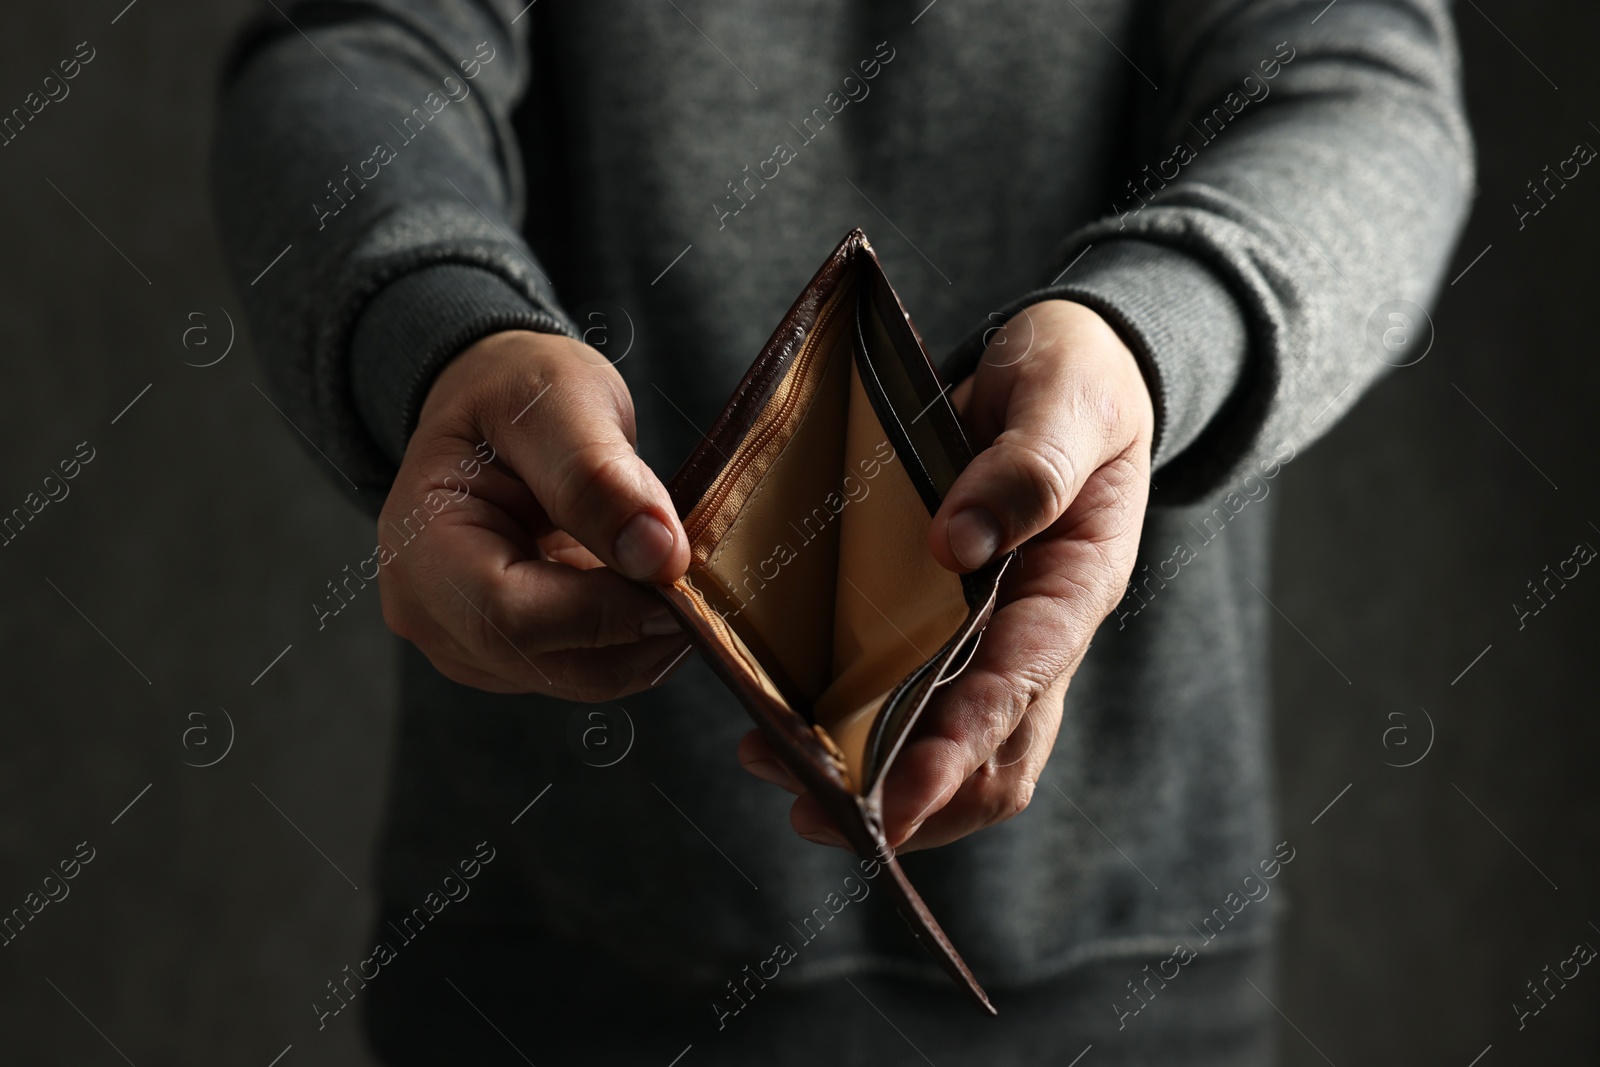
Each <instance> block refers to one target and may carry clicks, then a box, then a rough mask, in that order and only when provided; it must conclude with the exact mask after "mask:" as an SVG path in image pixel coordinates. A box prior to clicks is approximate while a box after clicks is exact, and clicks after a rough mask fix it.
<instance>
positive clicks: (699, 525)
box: [684, 302, 839, 545]
mask: <svg viewBox="0 0 1600 1067" xmlns="http://www.w3.org/2000/svg"><path fill="white" fill-rule="evenodd" d="M838 309H839V305H838V303H837V302H835V303H832V304H829V305H828V306H827V307H825V308H824V309H823V310H822V314H821V315H819V316H818V317H817V322H816V325H815V327H814V328H813V329H812V331H811V336H810V337H809V338H807V339H806V343H805V345H804V346H803V347H802V348H801V349H800V354H799V355H798V356H796V357H795V361H794V367H793V368H792V369H791V370H790V371H789V373H788V374H787V375H786V376H785V377H787V378H789V379H790V380H792V381H794V382H797V383H798V382H799V381H800V380H801V379H802V378H803V377H804V376H805V373H806V371H807V370H809V369H810V366H811V361H812V360H813V359H814V358H816V352H817V346H818V345H819V344H821V338H822V337H824V336H825V335H826V334H827V328H828V324H829V323H830V322H832V321H833V316H834V314H835V312H837V311H838ZM799 403H800V389H799V388H798V386H796V387H794V388H791V389H790V390H789V395H788V396H786V397H784V400H783V404H782V406H781V407H779V409H778V414H777V415H776V416H775V417H774V418H773V419H772V421H771V422H770V423H768V424H767V427H766V428H765V429H764V430H763V431H762V432H761V436H760V437H759V438H758V439H757V440H756V441H755V442H754V443H753V444H752V445H751V446H750V447H749V448H747V449H741V450H740V455H739V456H738V457H737V459H736V461H735V462H731V463H729V464H728V466H727V467H726V468H724V470H723V472H722V473H721V474H720V475H719V476H718V477H717V480H716V482H715V483H714V484H713V485H712V487H711V489H710V491H709V493H708V494H707V495H708V498H709V500H702V502H701V504H700V505H699V506H697V507H696V508H695V511H697V512H699V513H700V517H699V518H698V519H696V520H695V523H694V526H693V527H692V528H690V529H687V530H685V531H684V532H685V533H686V534H687V535H688V538H689V543H690V545H693V544H694V543H695V542H696V541H698V540H699V539H700V535H701V534H702V533H704V532H705V529H706V527H707V526H709V525H710V524H711V519H712V516H714V515H716V514H717V513H718V512H719V511H721V510H722V505H723V504H724V503H726V502H727V499H728V495H729V494H730V493H732V492H733V487H734V486H735V485H737V484H738V482H739V478H740V477H741V476H742V475H743V474H744V472H745V470H746V469H748V468H749V466H750V464H751V463H752V462H753V461H754V459H755V457H756V456H758V455H760V454H761V451H762V449H764V448H765V447H766V445H767V442H769V441H771V440H772V438H773V436H774V435H775V434H776V433H777V432H778V431H779V429H780V428H781V427H782V426H783V425H784V424H785V423H786V422H787V421H788V419H789V416H790V414H791V413H792V412H793V411H794V408H795V406H796V405H797V404H799Z"/></svg>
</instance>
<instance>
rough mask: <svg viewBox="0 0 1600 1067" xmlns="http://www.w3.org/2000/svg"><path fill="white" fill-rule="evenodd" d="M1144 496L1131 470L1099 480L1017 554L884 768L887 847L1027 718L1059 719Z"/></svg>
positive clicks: (1133, 540)
mask: <svg viewBox="0 0 1600 1067" xmlns="http://www.w3.org/2000/svg"><path fill="white" fill-rule="evenodd" d="M1147 489H1148V483H1146V482H1144V481H1143V479H1142V478H1141V477H1140V476H1139V474H1138V468H1137V466H1136V465H1134V464H1131V463H1119V464H1113V465H1109V466H1107V467H1105V468H1102V469H1101V471H1100V472H1099V473H1097V475H1096V476H1095V478H1093V479H1091V481H1090V483H1089V485H1088V486H1087V487H1086V488H1085V490H1084V491H1083V493H1081V494H1080V495H1079V497H1078V499H1077V501H1076V502H1075V503H1074V505H1073V507H1072V508H1071V509H1070V510H1069V511H1068V513H1067V515H1065V516H1064V517H1063V518H1062V520H1061V522H1060V523H1059V524H1058V526H1057V528H1056V529H1054V530H1052V531H1051V533H1050V534H1049V535H1048V536H1046V537H1042V538H1039V539H1036V540H1034V541H1031V542H1029V543H1028V544H1027V545H1025V546H1023V549H1022V556H1021V558H1020V559H1019V560H1018V561H1017V563H1016V565H1014V567H1013V568H1012V570H1011V571H1010V572H1008V574H1007V576H1006V579H1005V581H1004V582H1003V584H1002V587H1001V591H1000V597H1001V603H1000V606H999V607H997V608H996V610H995V613H994V615H993V617H991V619H990V620H989V624H988V626H987V628H986V630H985V632H984V636H983V639H982V640H981V641H980V642H979V644H978V649H977V652H976V653H975V654H974V655H973V658H972V662H971V663H970V664H969V665H968V666H967V668H966V670H964V671H963V672H962V673H961V674H960V675H959V676H957V677H956V679H955V680H954V681H952V682H951V683H949V684H948V685H947V686H944V687H941V689H940V690H938V691H937V693H936V695H935V697H934V702H933V704H932V705H931V706H930V707H929V709H928V711H927V712H926V713H924V715H923V716H922V720H921V722H919V723H918V727H917V731H916V733H915V734H914V735H913V736H912V737H911V738H910V739H909V740H908V741H907V743H906V745H905V747H904V749H902V750H901V752H900V754H899V756H898V757H897V758H896V760H895V763H894V765H893V767H891V768H890V771H889V776H888V780H887V782H886V783H885V797H884V821H885V827H886V830H887V832H888V833H889V836H890V841H891V842H897V841H903V840H905V839H906V838H908V837H910V836H911V835H912V834H913V833H915V832H916V830H917V828H918V827H919V826H920V825H921V824H922V823H923V822H924V821H925V820H927V819H929V818H930V817H931V816H932V815H933V814H934V813H935V812H937V811H940V810H941V809H942V808H944V807H945V806H946V805H948V804H949V803H950V802H951V800H952V798H953V797H954V796H955V795H956V793H957V791H958V790H959V789H961V787H962V785H963V784H964V783H965V782H966V780H967V779H968V778H969V777H970V776H972V775H973V774H975V773H978V772H979V770H980V768H982V767H983V766H984V765H985V764H986V763H988V762H989V761H990V760H991V758H992V757H993V754H994V753H995V751H996V749H999V748H1000V747H1001V745H1002V743H1004V742H1006V741H1007V739H1009V738H1011V737H1012V736H1013V734H1014V732H1015V731H1016V730H1017V729H1018V726H1019V724H1020V723H1021V722H1022V720H1023V716H1024V715H1026V714H1027V713H1028V712H1029V711H1030V709H1033V708H1035V707H1036V706H1043V707H1045V708H1046V709H1049V708H1051V707H1052V706H1053V707H1054V709H1055V710H1054V712H1053V714H1054V715H1056V716H1059V713H1060V712H1059V707H1060V699H1061V694H1062V693H1064V692H1065V688H1066V685H1067V683H1068V682H1069V680H1070V679H1071V676H1072V673H1073V672H1074V671H1075V670H1076V669H1077V666H1078V664H1079V663H1080V662H1081V661H1082V659H1083V656H1084V655H1085V653H1087V651H1088V648H1089V643H1090V641H1091V640H1092V639H1093V637H1094V633H1095V630H1096V629H1097V628H1098V627H1099V625H1100V623H1101V621H1102V620H1103V619H1104V618H1105V617H1106V615H1107V614H1108V613H1109V612H1110V611H1111V609H1112V608H1113V607H1115V606H1116V603H1117V601H1118V600H1119V599H1120V597H1121V595H1122V593H1123V591H1124V589H1125V587H1126V582H1127V577H1128V574H1129V573H1130V571H1131V569H1132V566H1133V558H1134V556H1135V554H1136V553H1137V551H1138V543H1139V525H1138V518H1139V516H1140V515H1142V514H1143V511H1144V499H1145V491H1146V490H1147ZM1035 725H1037V726H1045V725H1048V723H1047V722H1044V721H1041V722H1039V723H1036V724H1035ZM1052 731H1053V727H1052ZM1049 736H1050V738H1051V739H1052V740H1053V736H1054V735H1053V732H1049ZM1035 743H1037V742H1035ZM1046 751H1047V750H1046Z"/></svg>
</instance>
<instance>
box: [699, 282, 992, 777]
mask: <svg viewBox="0 0 1600 1067" xmlns="http://www.w3.org/2000/svg"><path fill="white" fill-rule="evenodd" d="M857 289H858V282H857V272H856V271H855V270H854V269H851V270H850V271H848V272H847V273H846V274H845V275H844V276H843V277H841V279H840V281H839V284H838V285H837V286H836V287H835V289H834V291H833V293H832V294H831V295H830V296H829V298H828V299H827V300H826V301H825V302H824V304H823V306H822V307H821V308H820V309H819V311H818V314H817V318H816V320H815V324H814V326H813V329H812V330H811V331H810V334H809V335H808V336H807V338H806V340H805V342H804V344H803V346H802V348H801V350H800V351H799V352H798V353H797V354H796V356H795V358H794V360H793V362H792V363H791V365H790V368H789V370H788V371H787V372H786V373H785V375H784V378H783V380H781V381H780V382H779V383H778V385H777V387H776V388H775V389H774V392H773V395H772V397H771V398H770V399H769V401H768V403H767V404H766V406H765V408H764V409H763V411H762V414H761V416H760V417H758V418H757V420H756V422H755V424H754V425H753V426H752V427H751V429H750V430H749V431H747V432H746V433H745V435H744V437H743V439H742V441H741V442H740V444H739V446H738V448H737V449H736V450H735V452H734V453H733V454H732V455H731V456H729V457H728V461H727V463H726V465H725V467H724V469H723V471H722V472H721V473H720V474H719V475H718V477H717V479H716V480H715V481H713V483H712V485H711V486H710V488H708V490H707V491H706V493H705V494H704V495H703V496H702V498H701V501H700V503H699V504H697V505H696V506H695V508H694V509H693V510H692V511H691V512H690V513H689V515H688V516H686V517H685V528H686V530H687V532H688V534H689V539H690V549H691V553H692V556H693V563H692V564H691V567H690V573H689V576H688V577H689V581H690V584H691V585H692V586H693V587H694V589H695V591H696V593H698V594H699V595H700V596H701V597H702V598H703V599H705V600H706V601H707V603H708V604H709V605H710V606H711V607H712V608H713V609H714V610H715V611H716V612H717V613H718V614H720V615H721V616H722V620H723V621H724V623H725V624H726V628H727V629H729V630H731V631H732V632H733V634H734V635H736V639H737V642H738V644H739V645H741V646H743V647H737V648H733V649H732V650H733V651H734V652H735V653H736V654H737V655H738V656H739V658H740V660H741V661H742V662H744V663H745V664H746V665H747V666H749V667H750V668H751V669H752V672H753V673H755V674H756V675H757V676H758V683H759V684H761V686H762V688H764V689H766V690H767V691H768V692H769V693H771V694H774V695H777V696H779V697H780V698H781V699H782V700H783V701H784V703H786V704H787V705H788V706H790V707H791V708H793V709H794V710H796V711H798V712H799V713H801V714H802V715H804V716H805V717H806V718H807V719H809V720H811V721H812V722H814V723H815V724H817V725H818V726H820V727H821V728H822V729H823V730H825V731H826V732H827V733H828V735H829V737H830V739H831V740H832V741H833V742H834V743H835V744H836V745H837V746H838V747H839V748H840V749H841V750H842V752H843V753H844V756H845V760H846V763H847V765H848V766H849V769H850V778H851V782H852V785H853V786H854V787H855V788H856V789H857V790H863V789H864V788H865V785H866V779H867V776H868V772H869V768H868V762H869V753H868V746H869V738H870V737H871V734H872V727H873V724H874V722H875V721H876V719H877V717H878V716H879V714H880V713H881V711H882V709H883V705H884V702H885V700H886V698H887V697H888V696H889V695H890V694H891V692H893V690H894V689H895V688H896V686H898V685H899V683H900V682H901V681H903V680H904V679H905V678H906V677H907V676H908V675H909V674H911V673H912V672H913V671H914V670H916V669H917V668H918V667H920V666H921V665H922V664H924V663H926V662H927V661H928V660H929V659H931V658H933V657H934V656H935V655H936V654H938V653H939V651H940V650H941V649H942V648H943V647H944V646H945V644H946V643H947V642H948V641H949V640H950V638H951V637H952V636H953V635H954V634H955V633H956V631H957V630H958V629H959V628H960V627H961V625H962V623H963V622H964V621H965V619H966V618H967V615H968V611H969V607H968V604H967V602H966V598H965V596H964V594H963V591H962V586H961V580H960V578H959V577H958V576H957V575H955V574H953V573H951V572H949V571H947V570H945V569H944V568H942V567H940V566H939V565H938V563H937V562H935V561H934V559H933V557H932V556H931V554H929V552H928V550H927V533H928V527H929V523H930V515H929V508H928V503H927V502H926V501H925V499H924V497H923V496H922V495H921V494H919V491H918V489H917V486H916V485H915V484H914V483H913V480H912V478H911V477H910V476H909V475H908V473H907V471H906V469H905V465H904V463H903V462H902V460H903V457H901V456H900V455H898V454H897V451H896V449H895V448H894V447H893V445H892V444H891V439H890V435H889V434H888V433H887V432H886V431H885V430H884V428H883V426H882V424H881V422H880V421H879V417H878V415H877V413H876V411H875V410H874V408H873V405H872V403H871V401H870V400H869V398H868V396H867V392H866V390H865V388H864V386H863V383H862V380H861V374H860V370H859V368H858V366H857V360H856V353H855V344H856V331H855V317H856V300H857ZM878 337H880V338H881V337H882V335H881V334H879V335H878ZM867 340H868V343H872V342H873V341H874V340H876V338H874V337H873V336H871V335H870V333H869V335H867ZM893 358H894V357H893V355H892V354H885V356H884V359H882V360H879V361H877V362H880V363H888V362H890V361H891V360H892V359H893ZM912 458H913V460H914V461H915V457H912ZM730 647H732V646H731V643H730Z"/></svg>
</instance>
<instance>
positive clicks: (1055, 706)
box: [896, 686, 1064, 852]
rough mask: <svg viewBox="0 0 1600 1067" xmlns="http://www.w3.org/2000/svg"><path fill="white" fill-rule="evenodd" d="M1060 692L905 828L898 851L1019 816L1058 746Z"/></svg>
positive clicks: (1037, 705)
mask: <svg viewBox="0 0 1600 1067" xmlns="http://www.w3.org/2000/svg"><path fill="white" fill-rule="evenodd" d="M1063 688H1064V686H1063ZM1061 695H1062V694H1061V691H1060V690H1059V689H1057V690H1054V691H1052V692H1047V693H1046V694H1044V695H1043V696H1042V697H1041V698H1040V699H1039V700H1037V701H1035V702H1034V704H1033V705H1032V706H1031V707H1030V708H1029V710H1028V712H1027V713H1026V714H1024V715H1023V717H1022V721H1021V723H1020V724H1019V725H1018V726H1017V728H1016V729H1015V730H1014V731H1012V733H1011V736H1010V737H1008V738H1007V739H1006V740H1005V742H1004V743H1003V744H1001V745H1000V747H999V748H997V749H996V750H995V751H994V753H993V754H992V755H991V756H990V757H989V758H988V759H987V760H986V761H984V763H982V764H981V765H980V766H979V767H978V769H977V770H975V771H974V772H973V773H971V774H969V775H968V776H967V778H966V780H965V781H963V782H962V783H961V785H960V787H959V788H957V790H956V792H955V794H954V795H953V796H951V798H950V799H949V801H948V802H946V803H945V804H943V805H942V806H939V807H937V808H936V809H935V810H934V811H933V813H932V814H930V815H928V816H927V817H926V818H925V819H924V820H923V821H922V822H920V823H913V824H912V825H910V826H909V827H908V828H907V829H906V830H905V833H906V834H907V836H906V838H905V840H904V841H902V843H901V844H899V845H898V846H897V847H896V851H898V852H915V851H917V850H919V849H925V848H938V847H939V846H941V845H947V844H949V843H950V842H952V841H956V840H959V839H960V838H963V837H965V836H967V835H968V834H970V833H974V832H976V831H978V830H982V829H986V828H987V827H990V826H994V825H997V824H998V823H1002V822H1005V821H1006V820H1007V819H1010V818H1013V817H1015V816H1017V815H1020V814H1021V813H1022V812H1023V811H1024V810H1025V809H1026V808H1027V807H1028V804H1029V803H1030V802H1031V801H1032V799H1033V794H1034V789H1035V788H1036V787H1037V785H1038V782H1039V776H1040V774H1042V773H1043V771H1044V767H1045V764H1046V763H1047V762H1048V761H1049V759H1050V753H1051V750H1052V749H1053V748H1054V747H1055V739H1056V733H1057V731H1058V730H1059V729H1060V725H1061Z"/></svg>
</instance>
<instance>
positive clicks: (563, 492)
mask: <svg viewBox="0 0 1600 1067" xmlns="http://www.w3.org/2000/svg"><path fill="white" fill-rule="evenodd" d="M635 462H636V460H635V459H634V457H633V456H632V454H631V453H630V454H624V453H623V452H622V451H621V450H619V449H618V448H616V447H615V446H613V445H610V444H602V443H595V444H588V445H583V446H580V447H578V448H575V449H572V450H571V451H570V452H568V453H567V454H566V455H565V456H563V457H561V459H560V460H559V461H558V462H557V464H556V469H555V485H556V497H557V500H558V501H560V503H561V504H562V505H564V506H567V507H573V508H575V507H578V506H579V505H581V504H582V503H584V502H587V501H592V500H593V499H594V498H595V497H596V496H604V495H609V494H612V493H615V492H616V491H618V490H619V489H621V488H623V487H626V486H627V485H628V484H629V483H630V482H631V481H632V475H633V470H634V463H635Z"/></svg>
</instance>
